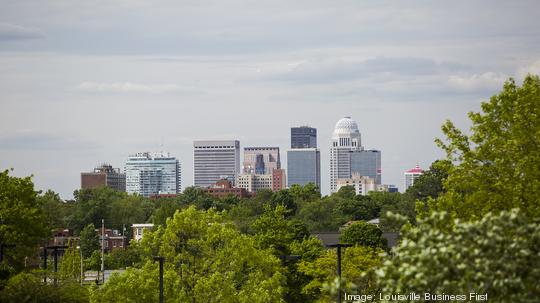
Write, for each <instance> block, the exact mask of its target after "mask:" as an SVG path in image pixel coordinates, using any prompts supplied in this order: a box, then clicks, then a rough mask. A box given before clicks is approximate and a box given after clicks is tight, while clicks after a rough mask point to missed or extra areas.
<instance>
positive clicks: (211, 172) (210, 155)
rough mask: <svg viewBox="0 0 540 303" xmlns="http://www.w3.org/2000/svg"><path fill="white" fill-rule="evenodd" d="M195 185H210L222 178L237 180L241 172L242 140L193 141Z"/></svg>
mask: <svg viewBox="0 0 540 303" xmlns="http://www.w3.org/2000/svg"><path fill="white" fill-rule="evenodd" d="M193 164H194V167H193V175H194V185H195V186H199V187H208V186H211V185H213V184H215V183H216V182H217V181H219V180H221V179H227V180H229V181H231V182H233V184H234V182H236V177H237V176H238V174H239V172H240V142H239V141H237V140H213V141H212V140H198V141H193Z"/></svg>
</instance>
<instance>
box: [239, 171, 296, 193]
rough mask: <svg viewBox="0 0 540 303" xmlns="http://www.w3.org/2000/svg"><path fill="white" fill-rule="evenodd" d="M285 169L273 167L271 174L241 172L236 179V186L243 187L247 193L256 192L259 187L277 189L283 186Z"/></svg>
mask: <svg viewBox="0 0 540 303" xmlns="http://www.w3.org/2000/svg"><path fill="white" fill-rule="evenodd" d="M285 179H286V176H285V170H283V169H274V170H273V171H272V173H271V174H266V175H257V174H241V175H239V176H238V179H237V182H236V184H237V187H240V188H244V189H245V190H246V191H248V192H249V193H256V192H257V191H259V190H261V189H270V190H272V191H278V190H281V189H284V188H285Z"/></svg>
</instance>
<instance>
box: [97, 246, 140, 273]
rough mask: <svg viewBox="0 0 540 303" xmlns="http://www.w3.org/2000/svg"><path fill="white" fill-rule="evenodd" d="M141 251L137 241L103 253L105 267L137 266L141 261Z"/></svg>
mask: <svg viewBox="0 0 540 303" xmlns="http://www.w3.org/2000/svg"><path fill="white" fill-rule="evenodd" d="M142 258H143V252H142V250H141V248H140V247H139V245H138V244H137V243H132V244H131V245H130V246H128V247H127V248H125V249H115V250H113V251H112V252H110V253H108V254H106V255H105V268H107V269H123V268H127V267H132V266H138V265H139V264H140V263H141V262H142Z"/></svg>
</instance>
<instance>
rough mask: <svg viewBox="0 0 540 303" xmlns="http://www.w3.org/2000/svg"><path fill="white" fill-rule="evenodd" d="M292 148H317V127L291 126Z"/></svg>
mask: <svg viewBox="0 0 540 303" xmlns="http://www.w3.org/2000/svg"><path fill="white" fill-rule="evenodd" d="M291 148H293V149H294V148H317V129H316V128H313V127H309V126H300V127H291Z"/></svg>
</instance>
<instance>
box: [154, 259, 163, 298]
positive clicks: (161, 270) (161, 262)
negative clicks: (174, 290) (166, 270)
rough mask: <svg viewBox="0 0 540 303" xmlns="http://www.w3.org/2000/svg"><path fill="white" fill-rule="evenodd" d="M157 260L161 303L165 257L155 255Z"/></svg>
mask: <svg viewBox="0 0 540 303" xmlns="http://www.w3.org/2000/svg"><path fill="white" fill-rule="evenodd" d="M154 260H155V261H159V303H163V261H165V257H161V256H154Z"/></svg>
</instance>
